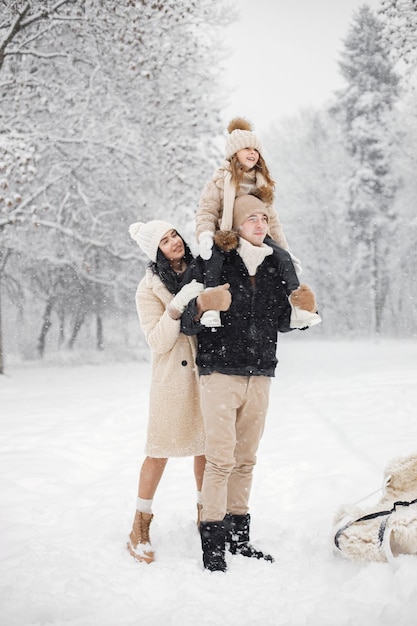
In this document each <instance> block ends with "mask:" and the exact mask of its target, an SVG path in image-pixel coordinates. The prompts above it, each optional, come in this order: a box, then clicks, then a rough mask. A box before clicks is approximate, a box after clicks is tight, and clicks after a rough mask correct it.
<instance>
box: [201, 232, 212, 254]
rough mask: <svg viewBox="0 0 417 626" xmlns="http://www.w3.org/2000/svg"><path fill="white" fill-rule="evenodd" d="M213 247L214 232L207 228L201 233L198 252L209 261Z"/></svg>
mask: <svg viewBox="0 0 417 626" xmlns="http://www.w3.org/2000/svg"><path fill="white" fill-rule="evenodd" d="M212 247H213V233H212V232H210V231H209V230H205V231H203V232H202V233H201V235H200V237H199V239H198V252H199V255H200V256H201V258H202V259H204V260H205V261H208V259H211V255H212V251H211V249H212Z"/></svg>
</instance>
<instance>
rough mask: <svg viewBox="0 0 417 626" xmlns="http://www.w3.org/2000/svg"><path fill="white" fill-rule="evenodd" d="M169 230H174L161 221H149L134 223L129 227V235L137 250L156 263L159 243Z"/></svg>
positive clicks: (170, 225) (171, 226)
mask: <svg viewBox="0 0 417 626" xmlns="http://www.w3.org/2000/svg"><path fill="white" fill-rule="evenodd" d="M169 230H175V229H174V226H173V225H172V224H170V223H169V222H164V221H162V220H151V221H150V222H146V223H145V222H135V223H134V224H131V225H130V226H129V233H130V236H131V237H132V239H134V240H135V241H136V243H137V244H138V246H139V248H141V250H143V252H144V253H145V254H146V255H147V256H148V257H149V258H150V260H151V261H154V262H156V255H157V253H158V247H159V243H160V241H161V239H162V237H163V236H164V235H165V233H167V232H168V231H169Z"/></svg>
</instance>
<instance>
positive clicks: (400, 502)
mask: <svg viewBox="0 0 417 626" xmlns="http://www.w3.org/2000/svg"><path fill="white" fill-rule="evenodd" d="M412 504H417V498H416V499H415V500H411V501H410V502H408V501H406V500H398V501H397V502H394V504H393V506H392V508H391V509H390V510H389V511H377V512H376V513H368V515H364V516H363V517H359V518H358V519H356V520H352V521H350V522H348V523H347V524H345V525H344V526H342V527H341V528H339V530H338V531H337V533H336V534H335V537H334V542H335V545H336V548H337V549H338V550H342V548H341V547H340V545H339V538H340V535H342V534H343V533H344V532H345V530H346V529H347V528H349V527H350V526H353V524H358V523H359V522H366V521H367V520H371V519H376V518H377V517H385V519H384V520H382V522H381V524H380V526H379V530H378V544H379V546H380V547H381V546H382V545H383V543H384V537H385V531H386V528H387V524H388V520H389V517H390V515H392V513H395V511H396V510H397V507H399V506H411V505H412Z"/></svg>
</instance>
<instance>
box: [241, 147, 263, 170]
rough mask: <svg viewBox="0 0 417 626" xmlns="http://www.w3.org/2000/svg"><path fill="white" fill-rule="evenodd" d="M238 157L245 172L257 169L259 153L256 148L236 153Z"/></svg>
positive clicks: (243, 149)
mask: <svg viewBox="0 0 417 626" xmlns="http://www.w3.org/2000/svg"><path fill="white" fill-rule="evenodd" d="M236 156H237V160H238V161H239V163H240V164H241V166H242V167H243V169H244V170H245V172H248V171H249V170H251V169H252V168H253V167H255V165H256V164H257V162H258V161H259V152H258V151H257V150H255V148H242V150H238V151H237V152H236Z"/></svg>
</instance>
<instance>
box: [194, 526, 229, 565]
mask: <svg viewBox="0 0 417 626" xmlns="http://www.w3.org/2000/svg"><path fill="white" fill-rule="evenodd" d="M200 535H201V547H202V549H203V563H204V567H205V569H208V570H210V571H211V572H225V571H226V568H227V565H226V559H225V552H226V546H225V537H226V531H225V525H224V522H223V521H221V522H200Z"/></svg>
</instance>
